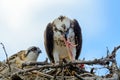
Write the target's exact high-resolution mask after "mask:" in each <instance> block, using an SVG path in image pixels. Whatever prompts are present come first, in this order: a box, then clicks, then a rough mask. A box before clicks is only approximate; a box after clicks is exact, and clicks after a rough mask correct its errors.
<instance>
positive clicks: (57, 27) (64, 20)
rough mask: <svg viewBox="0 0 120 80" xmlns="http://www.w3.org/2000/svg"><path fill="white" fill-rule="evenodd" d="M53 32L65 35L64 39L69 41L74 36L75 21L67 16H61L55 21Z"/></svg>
mask: <svg viewBox="0 0 120 80" xmlns="http://www.w3.org/2000/svg"><path fill="white" fill-rule="evenodd" d="M52 24H53V30H54V32H56V33H58V34H59V35H63V37H64V38H65V39H66V40H67V39H69V38H70V37H71V36H74V34H73V32H74V30H73V27H74V24H73V21H72V20H71V19H69V18H68V17H65V16H60V17H58V18H57V19H55V20H54V21H53V23H52Z"/></svg>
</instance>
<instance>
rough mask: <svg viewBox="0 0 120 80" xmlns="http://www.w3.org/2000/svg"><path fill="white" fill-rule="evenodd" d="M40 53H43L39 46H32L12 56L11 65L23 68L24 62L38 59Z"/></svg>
mask: <svg viewBox="0 0 120 80" xmlns="http://www.w3.org/2000/svg"><path fill="white" fill-rule="evenodd" d="M39 53H41V50H40V48H39V47H35V46H31V47H29V48H28V49H27V50H21V51H20V52H18V53H16V54H14V55H12V56H10V57H9V58H8V60H9V62H10V64H11V65H13V66H16V67H18V68H21V67H22V63H25V62H34V61H36V60H37V58H38V56H39Z"/></svg>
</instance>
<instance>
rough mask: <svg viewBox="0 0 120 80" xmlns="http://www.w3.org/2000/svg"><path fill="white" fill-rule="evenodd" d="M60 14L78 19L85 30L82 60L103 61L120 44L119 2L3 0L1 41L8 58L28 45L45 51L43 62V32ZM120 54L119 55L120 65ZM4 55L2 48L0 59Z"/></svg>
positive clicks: (83, 30) (0, 16) (1, 7)
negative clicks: (108, 52) (107, 52)
mask: <svg viewBox="0 0 120 80" xmlns="http://www.w3.org/2000/svg"><path fill="white" fill-rule="evenodd" d="M60 15H64V16H67V17H69V18H71V19H77V20H78V22H79V24H80V25H81V28H82V34H83V47H82V52H81V55H80V58H81V59H82V58H85V59H86V60H89V59H94V58H101V57H102V56H105V55H106V47H108V48H109V50H110V51H112V50H113V48H114V47H115V46H118V45H120V37H119V36H120V1H119V0H114V1H113V0H0V42H2V43H4V45H5V47H6V50H7V53H8V55H9V56H10V55H12V54H14V53H16V52H18V51H20V50H24V49H27V48H28V47H29V46H33V45H34V46H38V47H40V48H41V50H42V52H43V53H42V54H41V55H40V56H39V59H38V61H44V60H45V58H46V57H47V56H46V52H45V49H44V43H43V42H44V38H43V33H44V30H45V28H46V25H47V24H48V23H49V22H52V21H53V20H54V19H55V18H57V17H58V16H60ZM119 58H120V51H119V52H118V54H117V61H118V65H120V60H119ZM4 59H5V55H4V52H3V49H2V46H0V60H4Z"/></svg>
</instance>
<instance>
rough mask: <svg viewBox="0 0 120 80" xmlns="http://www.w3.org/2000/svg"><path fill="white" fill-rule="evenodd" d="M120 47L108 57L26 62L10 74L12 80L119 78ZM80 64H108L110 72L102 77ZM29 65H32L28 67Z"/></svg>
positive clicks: (112, 79) (100, 79) (108, 79)
mask: <svg viewBox="0 0 120 80" xmlns="http://www.w3.org/2000/svg"><path fill="white" fill-rule="evenodd" d="M118 49H120V46H118V47H115V48H114V50H113V51H112V52H111V53H110V54H107V56H106V57H103V58H100V59H94V60H88V61H85V60H76V61H72V62H68V61H66V60H65V61H64V60H63V62H62V63H60V64H55V65H53V64H51V63H49V62H48V61H47V59H46V60H45V61H43V62H29V63H28V62H26V63H23V65H22V66H23V69H18V70H17V69H16V70H17V71H16V72H13V73H11V75H10V76H11V79H12V80H15V79H14V78H19V79H21V80H30V79H32V80H41V79H43V80H61V79H62V80H64V79H66V80H72V79H74V80H95V79H98V80H119V77H120V72H119V71H120V70H119V69H118V67H117V62H116V52H117V50H118ZM107 53H108V52H107ZM109 63H111V64H109ZM80 64H86V65H102V66H106V65H107V67H105V68H107V69H108V70H109V71H110V73H109V74H107V75H105V76H103V77H100V76H98V75H95V74H94V72H93V70H94V67H93V68H92V69H91V71H90V72H89V71H86V70H85V69H84V68H80V67H79V65H80ZM27 66H31V67H29V68H27ZM24 67H25V68H24ZM1 74H2V73H1ZM2 80H4V79H2Z"/></svg>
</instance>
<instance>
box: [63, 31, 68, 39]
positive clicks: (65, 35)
mask: <svg viewBox="0 0 120 80" xmlns="http://www.w3.org/2000/svg"><path fill="white" fill-rule="evenodd" d="M67 36H68V31H66V32H65V33H64V37H65V40H66V41H67Z"/></svg>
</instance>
